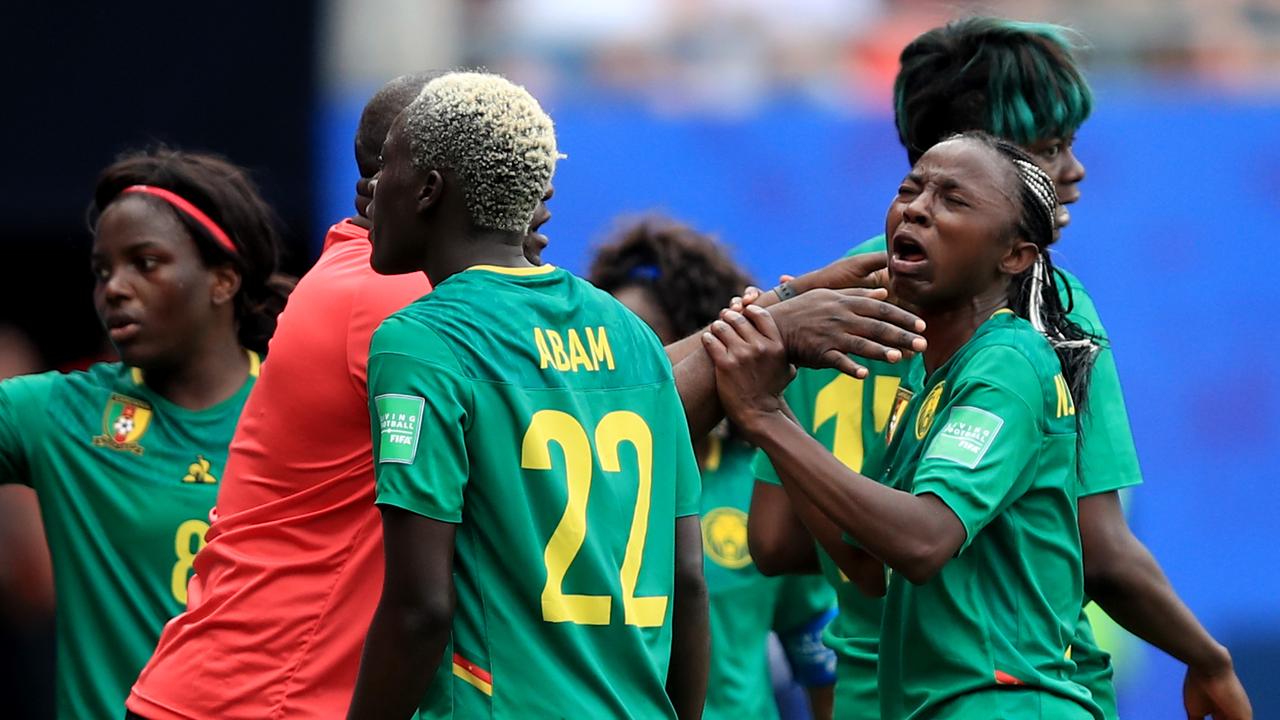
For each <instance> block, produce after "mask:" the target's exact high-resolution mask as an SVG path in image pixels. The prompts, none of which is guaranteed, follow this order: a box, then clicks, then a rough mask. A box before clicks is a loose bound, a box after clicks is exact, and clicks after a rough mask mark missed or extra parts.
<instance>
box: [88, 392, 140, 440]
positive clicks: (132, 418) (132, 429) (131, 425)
mask: <svg viewBox="0 0 1280 720" xmlns="http://www.w3.org/2000/svg"><path fill="white" fill-rule="evenodd" d="M150 424H151V406H150V405H148V404H147V403H145V402H143V401H141V400H135V399H133V398H131V397H127V396H125V395H118V394H116V393H112V394H111V399H110V400H108V401H107V409H106V410H104V411H103V412H102V434H101V435H95V436H94V438H93V444H94V445H95V446H97V447H107V448H111V449H112V450H127V451H129V452H131V453H134V454H136V455H141V454H142V446H141V445H139V444H138V441H139V440H141V439H142V436H143V435H144V434H145V433H146V432H147V426H148V425H150Z"/></svg>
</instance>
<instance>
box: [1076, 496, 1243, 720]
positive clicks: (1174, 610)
mask: <svg viewBox="0 0 1280 720" xmlns="http://www.w3.org/2000/svg"><path fill="white" fill-rule="evenodd" d="M1080 542H1081V545H1082V546H1083V548H1084V581H1085V591H1086V592H1087V593H1088V595H1089V597H1091V598H1093V600H1094V602H1096V603H1098V605H1099V606H1101V607H1102V609H1103V610H1106V611H1107V614H1108V615H1110V616H1111V617H1112V618H1114V619H1115V621H1116V622H1118V623H1120V625H1121V627H1123V628H1124V629H1126V630H1128V631H1129V632H1131V633H1133V634H1134V635H1137V636H1138V637H1140V638H1142V639H1143V640H1145V641H1147V642H1148V643H1151V644H1152V645H1154V646H1156V647H1158V648H1160V649H1161V650H1164V651H1165V652H1167V653H1169V654H1170V655H1172V656H1173V657H1174V658H1176V659H1177V660H1180V661H1181V662H1183V663H1185V664H1186V665H1187V675H1186V679H1185V680H1184V683H1183V703H1184V705H1185V706H1186V709H1187V717H1188V718H1204V717H1206V716H1208V715H1210V714H1212V715H1213V717H1214V718H1215V719H1216V720H1247V719H1248V718H1251V717H1253V711H1252V709H1251V707H1250V705H1249V698H1248V696H1247V695H1246V694H1245V691H1244V687H1243V686H1242V685H1241V684H1240V679H1239V678H1238V677H1237V676H1236V673H1235V668H1234V665H1233V663H1232V660H1231V654H1230V653H1229V652H1228V651H1227V649H1226V648H1225V647H1223V646H1222V645H1220V644H1219V643H1218V642H1217V641H1216V640H1214V639H1213V636H1211V635H1210V634H1209V632H1208V631H1207V630H1205V629H1204V626H1202V625H1201V624H1200V622H1199V621H1198V620H1196V617H1195V615H1194V614H1193V613H1192V612H1191V610H1190V609H1189V608H1187V606H1186V605H1185V604H1183V602H1182V600H1181V599H1180V598H1179V597H1178V594H1177V592H1175V591H1174V589H1173V586H1172V585H1170V584H1169V579H1168V578H1167V577H1165V574H1164V571H1162V570H1161V569H1160V565H1159V563H1157V562H1156V559H1155V558H1154V557H1153V556H1152V555H1151V552H1150V551H1149V550H1147V548H1146V546H1144V545H1143V544H1142V541H1140V540H1138V538H1137V537H1135V536H1134V534H1133V532H1132V531H1131V530H1130V529H1129V524H1128V522H1127V521H1126V520H1125V516H1124V509H1123V508H1122V507H1121V504H1120V496H1119V494H1118V493H1116V492H1109V493H1101V494H1098V495H1091V496H1089V497H1085V498H1081V499H1080Z"/></svg>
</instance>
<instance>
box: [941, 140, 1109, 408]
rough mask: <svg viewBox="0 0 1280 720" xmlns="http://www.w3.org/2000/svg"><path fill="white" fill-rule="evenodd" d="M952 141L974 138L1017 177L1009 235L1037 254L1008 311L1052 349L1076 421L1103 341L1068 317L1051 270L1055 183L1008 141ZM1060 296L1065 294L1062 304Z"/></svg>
mask: <svg viewBox="0 0 1280 720" xmlns="http://www.w3.org/2000/svg"><path fill="white" fill-rule="evenodd" d="M952 137H954V138H964V139H970V140H976V141H977V142H980V143H982V144H983V145H986V146H987V147H989V148H991V149H993V150H995V151H996V152H997V153H999V154H1000V156H1002V157H1003V158H1005V159H1006V160H1008V162H1009V164H1010V165H1011V166H1013V169H1014V174H1015V176H1016V177H1017V178H1018V196H1017V197H1018V205H1019V207H1020V209H1021V212H1020V213H1019V215H1018V221H1017V225H1016V226H1015V227H1014V229H1013V232H1014V234H1015V235H1017V236H1018V237H1022V238H1025V239H1026V240H1028V241H1029V242H1032V243H1034V244H1035V246H1036V247H1037V248H1038V249H1039V250H1040V255H1039V258H1038V259H1037V260H1036V262H1034V263H1032V265H1031V267H1030V268H1027V270H1025V271H1024V272H1022V273H1021V274H1019V275H1018V276H1016V277H1014V278H1013V280H1012V282H1010V283H1009V295H1008V302H1009V309H1010V310H1013V312H1014V313H1015V314H1017V315H1018V316H1019V317H1022V318H1026V319H1027V320H1029V321H1030V322H1031V324H1032V325H1033V326H1034V327H1035V328H1036V329H1037V330H1039V331H1040V332H1042V333H1043V334H1044V336H1045V337H1046V338H1047V339H1048V340H1049V344H1050V345H1052V346H1053V351H1054V352H1055V353H1057V355H1058V361H1059V362H1060V363H1061V365H1062V376H1063V378H1065V379H1066V381H1067V389H1068V391H1069V392H1070V393H1071V399H1072V401H1074V402H1075V405H1076V412H1077V415H1076V417H1077V418H1079V417H1080V416H1081V415H1082V414H1083V412H1084V408H1085V404H1086V402H1087V400H1088V395H1089V377H1090V375H1091V373H1092V370H1093V363H1094V361H1095V360H1096V359H1097V355H1098V351H1099V349H1100V348H1101V341H1100V339H1099V338H1098V337H1096V336H1095V335H1093V334H1091V333H1089V332H1086V331H1085V330H1084V328H1082V327H1080V326H1079V325H1078V324H1076V322H1075V321H1074V320H1072V319H1071V317H1070V313H1071V309H1072V305H1073V299H1072V297H1071V288H1070V286H1069V285H1067V284H1066V282H1065V279H1064V278H1063V276H1062V274H1061V272H1059V271H1058V270H1057V268H1055V267H1054V266H1053V258H1052V255H1051V254H1050V252H1049V245H1050V244H1052V243H1053V229H1054V214H1055V212H1056V211H1057V207H1058V193H1057V191H1056V190H1055V189H1054V185H1053V180H1052V179H1050V177H1049V176H1048V175H1047V174H1045V172H1044V171H1043V170H1041V169H1040V168H1039V166H1037V165H1036V163H1035V160H1033V159H1032V158H1031V156H1030V155H1028V154H1027V153H1026V152H1025V151H1024V150H1023V149H1022V148H1020V147H1018V146H1017V145H1014V144H1013V143H1011V142H1009V141H1007V140H1002V139H1000V138H997V137H995V136H992V135H989V134H987V133H985V132H981V131H970V132H966V133H962V134H960V135H954V136H952ZM1064 291H1065V293H1064ZM1063 294H1065V295H1066V302H1065V303H1064V302H1063Z"/></svg>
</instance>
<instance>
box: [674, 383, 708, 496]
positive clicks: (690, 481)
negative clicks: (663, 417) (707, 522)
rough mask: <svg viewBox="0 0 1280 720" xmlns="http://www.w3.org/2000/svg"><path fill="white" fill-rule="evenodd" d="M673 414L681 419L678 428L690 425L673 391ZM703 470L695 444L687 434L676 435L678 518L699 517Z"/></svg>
mask: <svg viewBox="0 0 1280 720" xmlns="http://www.w3.org/2000/svg"><path fill="white" fill-rule="evenodd" d="M671 396H672V405H673V412H675V413H678V414H677V415H676V417H679V418H680V423H681V424H680V425H679V426H678V427H685V426H686V425H687V424H688V423H687V421H686V420H685V418H684V407H683V406H681V404H680V396H679V395H678V394H677V393H676V392H675V389H674V386H672V390H671ZM701 505H702V469H701V468H699V467H698V456H697V455H695V454H694V452H693V442H692V441H691V440H690V439H689V434H688V433H686V432H677V433H676V517H685V516H688V515H697V514H698V513H699V511H700V510H701V509H702V508H701Z"/></svg>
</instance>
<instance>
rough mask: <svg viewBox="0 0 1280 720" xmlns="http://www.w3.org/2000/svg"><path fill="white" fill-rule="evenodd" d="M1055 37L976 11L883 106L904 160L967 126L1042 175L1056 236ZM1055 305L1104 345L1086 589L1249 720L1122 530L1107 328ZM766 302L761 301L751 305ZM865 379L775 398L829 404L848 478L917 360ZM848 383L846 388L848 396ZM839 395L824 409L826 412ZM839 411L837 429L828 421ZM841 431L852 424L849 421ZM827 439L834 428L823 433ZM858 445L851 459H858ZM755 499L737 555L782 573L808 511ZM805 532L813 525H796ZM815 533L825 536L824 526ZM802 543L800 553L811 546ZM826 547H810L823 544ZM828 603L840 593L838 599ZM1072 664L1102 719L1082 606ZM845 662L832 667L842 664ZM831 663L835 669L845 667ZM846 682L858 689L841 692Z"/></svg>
mask: <svg viewBox="0 0 1280 720" xmlns="http://www.w3.org/2000/svg"><path fill="white" fill-rule="evenodd" d="M1069 37H1070V36H1069V34H1068V31H1067V30H1066V29H1064V28H1060V27H1057V26H1054V25H1047V24H1040V23H1021V22H1015V21H1011V20H1004V19H1000V18H991V17H972V18H966V19H963V20H957V21H955V22H951V23H948V24H946V25H944V26H941V27H937V28H934V29H932V30H929V31H928V32H925V33H924V34H922V35H920V36H919V37H918V38H916V39H915V40H913V41H912V42H911V43H910V44H909V45H907V47H906V48H905V49H904V50H903V52H902V58H901V68H900V70H899V73H898V77H897V79H896V81H895V84H894V109H895V117H896V121H897V127H898V134H899V138H900V139H901V141H902V144H903V146H904V147H905V148H906V149H907V156H908V159H909V160H910V161H912V162H914V161H915V160H917V159H918V158H919V157H920V155H921V154H923V152H924V151H925V150H927V149H928V148H929V147H931V146H932V145H933V144H934V143H936V142H938V141H939V140H941V139H942V138H944V137H947V136H948V135H950V134H952V133H956V132H962V131H965V130H971V129H979V130H985V131H987V132H989V133H992V134H994V135H997V136H999V137H1002V138H1004V139H1006V140H1010V141H1012V142H1014V143H1015V144H1018V145H1020V146H1021V147H1022V149H1023V150H1025V151H1027V152H1028V154H1030V155H1031V156H1032V157H1033V159H1035V161H1036V163H1037V164H1038V165H1039V166H1040V167H1041V169H1043V170H1044V171H1045V172H1046V173H1048V174H1049V175H1050V177H1052V178H1053V180H1054V182H1055V185H1056V187H1057V191H1058V195H1059V198H1060V199H1061V201H1062V204H1061V205H1059V209H1058V213H1057V218H1056V225H1057V227H1056V228H1055V239H1056V236H1057V232H1058V231H1060V230H1061V228H1062V227H1065V226H1066V225H1067V224H1068V223H1069V222H1070V214H1069V213H1068V211H1067V208H1066V206H1067V205H1069V204H1071V203H1074V202H1075V201H1077V200H1079V198H1080V188H1079V184H1080V182H1081V181H1082V180H1083V179H1084V166H1083V165H1082V164H1081V163H1080V161H1079V160H1078V159H1077V158H1076V156H1075V155H1074V153H1073V151H1072V143H1073V142H1074V138H1075V134H1076V131H1077V130H1078V129H1079V127H1080V126H1081V124H1082V123H1084V121H1085V119H1087V118H1088V117H1089V114H1090V112H1091V110H1092V102H1093V101H1092V94H1091V92H1090V89H1089V86H1088V84H1087V82H1086V81H1085V79H1084V77H1083V75H1082V73H1081V71H1080V69H1079V67H1078V66H1077V64H1076V61H1075V59H1074V58H1073V57H1072V46H1071V43H1070V41H1069ZM884 251H885V239H884V237H883V236H881V237H877V238H873V239H872V240H870V241H868V242H866V243H863V244H862V245H859V246H858V247H856V248H854V250H853V251H851V253H850V254H851V255H855V256H858V257H855V258H853V259H851V260H849V261H845V262H838V263H835V264H833V265H831V266H829V267H828V268H825V269H824V270H820V271H818V272H816V273H813V274H811V275H809V276H807V277H803V278H800V279H799V280H798V281H797V282H796V286H795V287H794V288H793V289H794V290H795V291H803V290H805V289H806V288H808V287H812V286H832V287H839V286H841V285H842V284H844V283H845V282H846V281H845V280H844V279H843V276H844V275H852V276H853V277H854V278H855V279H857V280H859V281H861V266H860V265H858V264H857V263H859V262H862V261H864V260H865V258H863V257H861V256H862V255H863V254H875V255H879V256H880V257H883V253H884ZM1058 272H1059V275H1060V277H1061V279H1063V280H1064V282H1062V283H1060V284H1059V285H1060V289H1061V290H1062V292H1063V301H1064V303H1065V304H1066V306H1067V308H1068V310H1069V312H1070V315H1071V319H1072V320H1073V321H1075V322H1076V323H1077V324H1079V325H1080V326H1081V327H1084V328H1085V329H1087V330H1088V331H1089V332H1091V333H1093V334H1094V335H1096V336H1098V337H1099V338H1100V339H1101V340H1102V341H1103V342H1102V344H1103V350H1102V352H1101V354H1100V355H1099V356H1098V359H1097V363H1096V365H1095V367H1094V370H1093V375H1092V379H1091V387H1092V394H1093V402H1092V403H1090V407H1089V408H1088V409H1087V410H1085V412H1084V414H1083V416H1082V420H1081V433H1082V438H1083V439H1082V442H1081V454H1080V468H1081V471H1080V497H1081V502H1080V511H1079V512H1080V533H1081V537H1082V540H1083V545H1084V567H1085V589H1086V594H1087V596H1089V597H1091V598H1092V599H1094V600H1096V601H1097V602H1098V603H1099V604H1100V605H1101V606H1102V607H1103V609H1105V610H1106V611H1107V612H1108V613H1110V614H1111V616H1112V617H1113V618H1115V619H1116V620H1118V621H1119V622H1120V623H1121V625H1123V626H1124V627H1125V628H1126V629H1127V630H1129V631H1130V632H1133V633H1134V634H1136V635H1138V636H1139V637H1141V638H1143V639H1144V640H1146V641H1148V642H1150V643H1152V644H1153V645H1155V646H1156V647H1159V648H1160V649H1162V650H1164V651H1166V652H1168V653H1169V654H1170V655H1172V656H1174V657H1176V658H1177V659H1179V660H1181V661H1182V662H1184V663H1186V664H1187V675H1186V681H1185V685H1184V702H1185V705H1186V708H1187V711H1188V714H1190V715H1192V716H1194V717H1203V716H1204V715H1207V714H1209V713H1210V712H1215V711H1216V712H1218V713H1220V714H1222V716H1223V717H1227V718H1231V719H1232V720H1236V719H1238V718H1247V717H1249V716H1250V714H1251V711H1250V709H1249V700H1248V697H1247V696H1246V695H1245V692H1244V689H1243V688H1242V687H1241V685H1240V681H1239V679H1238V678H1237V677H1236V675H1235V671H1234V669H1233V665H1232V660H1231V655H1230V653H1229V652H1228V651H1227V649H1226V648H1224V647H1223V646H1222V645H1220V644H1219V643H1218V642H1216V641H1215V640H1214V638H1213V637H1212V636H1211V635H1210V634H1209V633H1208V632H1207V631H1206V630H1205V629H1204V627H1203V626H1201V625H1200V623H1199V622H1198V621H1197V620H1196V618H1195V616H1194V615H1193V614H1192V613H1191V611H1190V610H1189V609H1188V608H1187V607H1186V605H1184V604H1183V603H1182V601H1181V600H1180V599H1179V598H1178V595H1177V593H1176V592H1175V591H1174V590H1173V588H1172V586H1171V585H1170V584H1169V581H1168V579H1167V578H1166V577H1165V576H1164V573H1163V572H1162V571H1161V569H1160V566H1159V564H1158V563H1157V562H1156V560H1155V558H1153V557H1152V555H1151V553H1150V552H1149V551H1148V550H1147V549H1146V547H1145V546H1144V545H1143V544H1142V542H1141V541H1139V540H1138V539H1137V538H1136V537H1135V536H1134V535H1133V533H1132V531H1131V530H1130V529H1129V527H1128V524H1127V522H1126V521H1125V517H1124V513H1123V510H1122V508H1121V505H1120V498H1119V490H1121V489H1123V488H1125V487H1130V486H1134V485H1137V484H1139V483H1141V482H1142V473H1141V470H1140V469H1139V467H1138V460H1137V453H1136V451H1135V449H1134V444H1133V437H1132V433H1131V432H1130V429H1129V422H1128V415H1127V413H1126V411H1125V407H1124V397H1123V394H1122V392H1121V389H1120V379H1119V376H1118V374H1117V372H1116V365H1115V359H1114V357H1113V356H1112V354H1111V351H1110V350H1109V349H1108V347H1107V342H1106V331H1105V329H1104V327H1103V325H1102V322H1101V320H1100V319H1099V317H1098V313H1097V310H1096V309H1095V308H1094V304H1093V301H1092V299H1091V298H1090V297H1089V295H1088V293H1087V291H1086V290H1085V288H1084V287H1083V286H1082V285H1081V283H1080V282H1079V280H1077V279H1076V278H1075V277H1074V276H1073V275H1071V274H1070V273H1067V272H1065V271H1061V270H1059V271H1058ZM766 297H767V296H766ZM868 367H869V368H870V370H871V377H870V378H869V379H868V380H867V382H865V384H859V386H858V387H857V388H845V389H842V388H840V387H838V386H837V384H838V383H843V384H844V385H846V386H848V385H850V383H849V381H846V380H839V379H836V378H834V377H833V375H832V374H830V373H823V372H821V371H809V370H801V371H800V375H799V377H798V378H797V380H796V382H795V383H793V384H792V385H791V386H790V387H789V388H788V390H787V400H788V402H789V403H790V404H791V406H792V407H793V408H794V409H795V412H796V413H797V415H799V416H800V417H801V419H806V418H812V419H814V420H821V418H822V417H823V416H822V415H821V414H820V413H819V412H818V410H819V408H818V405H819V403H820V401H822V400H823V399H825V400H826V401H827V403H828V405H827V406H824V408H823V409H826V410H828V411H829V415H830V417H829V418H828V421H825V422H823V423H816V422H815V423H814V424H813V425H812V427H813V429H814V433H815V436H816V437H819V438H820V439H821V440H823V441H824V443H825V444H826V445H827V447H828V448H831V449H833V450H835V451H836V455H837V456H841V455H842V453H841V452H840V449H837V448H836V447H835V445H834V440H835V438H834V435H839V437H841V438H843V439H842V440H841V442H842V444H843V445H844V448H843V450H844V453H843V456H844V458H845V459H846V460H848V461H849V462H851V463H852V462H855V461H856V463H857V464H851V465H850V467H852V468H853V469H854V470H858V468H859V467H860V464H861V462H862V461H863V458H864V456H874V455H875V454H876V452H878V451H882V450H883V444H882V443H881V442H880V441H879V436H880V434H881V432H882V430H883V428H884V426H885V424H886V422H887V419H888V408H889V407H891V405H892V403H893V401H894V398H895V394H896V393H897V392H898V391H899V384H898V383H899V380H900V379H901V382H902V385H901V392H902V393H903V394H904V395H905V394H909V393H910V392H911V391H912V390H915V389H917V388H918V382H919V379H920V378H919V376H918V375H919V366H918V364H915V365H912V364H900V365H899V366H891V365H888V364H885V363H871V364H868ZM850 390H852V391H850ZM837 398H838V399H839V408H838V409H839V412H838V413H837V412H836V411H835V410H834V409H833V408H832V407H830V404H831V403H832V402H835V401H836V399H837ZM841 418H845V419H846V420H847V423H848V426H847V428H846V429H845V432H843V433H842V432H841V428H838V427H835V426H836V425H838V424H839V422H840V419H841ZM854 423H856V426H855V425H854ZM833 434H834V435H833ZM864 449H865V454H864V452H863V451H864ZM757 469H758V473H759V475H760V476H761V478H762V479H763V480H765V481H766V482H768V481H775V482H776V476H775V473H773V472H772V471H771V468H769V467H768V464H767V463H760V464H758V466H757ZM757 495H758V496H759V504H760V506H761V508H762V510H761V511H760V512H757V513H755V515H754V517H755V518H756V519H757V522H756V523H755V524H754V525H753V526H752V537H751V541H752V550H753V552H754V553H755V554H756V556H757V561H758V562H760V563H761V564H762V566H766V567H770V568H775V569H776V566H777V565H779V564H781V565H782V569H785V568H786V566H787V565H788V564H793V563H794V561H793V560H789V559H788V557H787V555H788V548H794V547H796V544H797V540H796V538H797V537H798V538H799V539H800V540H803V541H806V542H807V541H808V533H807V532H806V531H805V528H806V527H807V528H808V530H809V531H812V532H813V533H814V534H815V535H816V536H818V537H822V536H823V534H824V532H823V530H824V528H823V527H822V525H823V522H822V520H821V519H820V518H812V517H806V518H804V519H805V524H804V525H801V524H800V523H799V521H797V520H796V519H795V517H796V515H795V513H793V512H792V509H791V508H790V506H789V504H788V503H787V499H786V496H785V495H784V494H783V492H782V490H781V488H779V487H777V486H776V485H773V486H770V485H768V484H764V483H762V484H759V485H758V486H757ZM810 525H812V527H810ZM827 530H828V531H829V528H827ZM811 546H812V544H811V542H807V544H806V545H805V546H804V547H806V548H807V547H811ZM824 546H825V545H824ZM842 599H843V596H842ZM859 602H860V603H861V606H859V607H858V608H857V611H856V612H847V611H846V612H842V615H841V619H840V620H838V621H837V625H848V626H849V627H850V628H852V635H853V636H854V638H853V640H852V641H851V643H852V644H853V645H854V646H856V647H857V648H860V649H861V651H862V652H861V653H860V654H857V655H852V654H842V655H841V660H842V666H841V681H840V683H838V684H837V690H836V693H837V707H838V708H839V706H840V704H841V699H842V698H850V697H853V696H856V697H858V698H861V699H860V700H855V701H854V702H852V703H850V706H847V707H846V710H848V711H850V712H852V711H853V710H852V708H851V705H852V704H857V705H858V706H859V707H861V708H863V709H862V710H860V711H858V712H860V713H862V714H860V715H858V716H857V717H866V718H872V717H876V712H877V711H876V709H875V708H876V707H877V704H876V703H875V702H874V695H875V686H874V683H873V682H872V679H873V676H874V661H875V651H874V648H875V635H874V630H875V629H876V628H878V627H879V623H878V622H877V621H876V617H877V608H876V605H875V602H874V601H872V600H870V599H863V600H860V601H859ZM1071 654H1072V659H1073V661H1074V662H1075V663H1076V665H1077V670H1076V672H1075V674H1074V675H1073V677H1074V679H1075V680H1076V681H1077V682H1079V683H1080V684H1082V685H1084V686H1085V687H1087V688H1088V689H1089V690H1090V692H1091V693H1092V694H1093V697H1094V699H1095V700H1096V701H1097V702H1098V704H1099V705H1100V706H1101V707H1102V709H1103V711H1104V713H1105V714H1106V716H1107V718H1108V719H1109V720H1114V719H1115V718H1116V717H1117V711H1116V701H1115V691H1114V688H1113V686H1112V683H1111V676H1112V668H1111V662H1110V658H1109V656H1108V655H1107V654H1106V653H1105V652H1103V651H1102V650H1101V649H1100V648H1098V646H1097V644H1096V643H1095V641H1094V638H1093V632H1092V630H1091V628H1090V626H1089V621H1088V618H1087V617H1086V616H1085V614H1084V612H1083V611H1082V612H1081V615H1080V619H1079V623H1078V625H1077V630H1076V637H1075V640H1074V641H1073V643H1072V653H1071ZM846 661H847V662H846ZM846 668H847V669H848V671H847V672H846ZM855 685H857V689H856V690H855V689H854V686H855Z"/></svg>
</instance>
